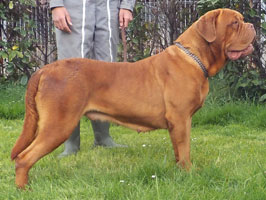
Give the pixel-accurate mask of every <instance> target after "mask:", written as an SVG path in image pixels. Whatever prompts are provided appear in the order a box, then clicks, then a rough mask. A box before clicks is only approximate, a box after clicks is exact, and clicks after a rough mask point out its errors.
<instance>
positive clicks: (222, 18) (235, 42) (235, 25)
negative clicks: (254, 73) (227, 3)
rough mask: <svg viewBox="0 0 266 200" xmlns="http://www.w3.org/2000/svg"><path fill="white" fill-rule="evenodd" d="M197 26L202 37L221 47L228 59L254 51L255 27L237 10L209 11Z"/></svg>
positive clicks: (234, 58) (237, 57)
mask: <svg viewBox="0 0 266 200" xmlns="http://www.w3.org/2000/svg"><path fill="white" fill-rule="evenodd" d="M195 26H196V30H197V32H198V33H199V34H200V35H201V37H203V38H204V39H205V40H206V41H207V42H208V43H209V44H210V45H212V46H214V47H215V48H217V47H219V49H220V51H221V52H222V53H224V55H225V56H226V57H227V58H228V59H231V60H236V59H239V58H241V57H244V56H247V55H249V54H250V53H252V51H253V45H252V42H253V41H254V38H255V36H256V32H255V29H254V27H253V25H252V24H250V23H245V22H244V17H243V16H242V15H241V14H240V13H239V12H237V11H234V10H230V9H217V10H213V11H210V12H207V13H206V14H205V15H203V16H202V17H200V19H199V20H198V21H197V22H196V24H195Z"/></svg>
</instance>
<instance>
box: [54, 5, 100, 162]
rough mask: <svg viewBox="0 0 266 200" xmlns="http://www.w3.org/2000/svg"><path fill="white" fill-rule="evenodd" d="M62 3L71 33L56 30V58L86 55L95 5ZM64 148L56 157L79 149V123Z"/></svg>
mask: <svg viewBox="0 0 266 200" xmlns="http://www.w3.org/2000/svg"><path fill="white" fill-rule="evenodd" d="M64 5H65V7H66V9H67V10H68V12H69V15H70V17H71V21H72V24H73V25H72V26H71V31H72V32H71V33H65V32H62V31H60V30H56V42H57V52H58V60H60V59H65V58H72V57H80V58H82V57H88V56H89V52H90V51H91V49H92V47H93V32H94V27H95V24H94V22H95V19H94V18H95V15H94V13H95V5H94V3H93V2H90V1H89V2H88V0H81V1H72V0H65V1H64ZM64 144H65V149H64V151H63V153H61V154H60V155H59V156H58V157H59V158H62V157H64V156H68V155H71V154H75V153H77V152H78V151H79V149H80V124H79V123H78V125H77V127H76V128H75V130H74V131H73V133H72V134H71V136H70V137H69V138H68V140H67V141H66V142H65V143H64Z"/></svg>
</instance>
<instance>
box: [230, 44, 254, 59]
mask: <svg viewBox="0 0 266 200" xmlns="http://www.w3.org/2000/svg"><path fill="white" fill-rule="evenodd" d="M253 50H254V47H253V45H252V44H249V45H248V47H246V48H245V49H243V50H240V51H237V50H228V51H227V52H226V55H227V57H228V58H229V59H230V60H237V59H239V58H242V57H245V56H247V55H249V54H251V53H252V52H253Z"/></svg>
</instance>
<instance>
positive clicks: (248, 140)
mask: <svg viewBox="0 0 266 200" xmlns="http://www.w3.org/2000/svg"><path fill="white" fill-rule="evenodd" d="M2 91H3V90H0V92H1V95H0V105H1V106H2V107H0V113H1V112H3V111H2V110H1V108H3V107H5V106H4V105H5V104H8V101H9V100H11V101H14V100H12V99H13V97H15V98H17V99H16V100H15V102H19V103H18V104H21V105H22V104H23V102H22V101H21V100H20V99H21V97H22V96H23V95H24V94H22V93H23V88H19V89H18V88H16V87H15V88H14V93H13V90H12V89H10V92H7V91H5V92H6V93H5V94H8V95H10V97H6V96H5V97H3V96H2ZM17 91H18V92H17ZM12 94H13V95H14V96H13V95H12ZM8 98H9V100H8ZM15 98H14V99H15ZM211 98H212V96H210V97H209V99H208V100H207V102H206V105H205V106H204V107H203V108H202V109H201V110H200V111H199V112H198V113H197V114H196V115H195V116H194V117H193V127H192V133H191V159H192V163H193V167H192V170H191V171H190V172H186V171H184V170H180V169H179V168H178V167H177V166H176V164H175V160H174V153H173V149H172V145H171V142H170V139H169V136H168V133H167V131H166V130H158V131H153V132H150V133H141V134H138V133H136V132H135V131H131V130H129V129H126V128H123V127H121V126H115V125H112V126H111V129H110V131H111V135H112V136H113V138H114V140H115V141H116V142H118V143H120V144H127V145H128V146H129V147H128V148H117V149H105V148H92V144H93V136H92V130H91V126H90V123H89V121H88V120H86V119H82V123H81V151H80V152H79V153H78V154H77V155H76V156H70V157H68V158H64V159H61V160H60V159H57V156H58V155H59V154H60V153H61V152H62V150H63V147H62V146H61V147H59V148H58V149H57V150H55V151H54V152H53V153H51V154H49V155H48V156H46V157H44V158H43V159H41V160H40V161H39V162H38V163H37V164H36V165H34V167H33V168H32V169H31V171H30V186H29V189H28V190H26V191H20V190H18V189H16V187H15V184H14V178H15V177H14V172H15V170H14V168H15V166H14V163H13V162H11V161H10V151H11V148H12V146H13V144H14V142H15V141H16V139H17V137H18V135H19V134H20V131H21V129H22V125H23V117H22V116H23V111H21V110H19V109H18V110H17V112H15V111H16V109H15V108H14V110H15V111H14V114H15V115H13V114H8V113H6V114H5V115H1V118H0V139H1V142H0V149H1V151H0V158H1V161H0V199H1V200H2V199H3V200H5V199H8V200H9V199H32V200H39V199H40V200H42V199H45V200H48V199H51V200H54V199H92V200H94V199H108V200H109V199H114V200H117V199H121V200H124V199H134V200H139V199H144V200H146V199H151V200H154V199H163V200H164V199H166V200H168V199H170V200H171V199H173V200H176V199H181V200H183V199H184V200H186V199H191V200H195V199H200V200H201V199H202V200H205V199H207V200H209V199H215V200H216V199H226V200H227V199H230V200H231V199H233V200H245V199H246V200H263V199H266V193H265V191H266V159H265V156H266V125H265V124H266V106H265V105H256V104H254V103H244V102H229V103H220V102H218V103H217V101H212V100H211ZM1 99H5V100H4V101H1ZM3 102H4V103H3ZM15 102H14V105H15V104H16V103H15ZM12 106H13V104H11V106H10V107H9V108H11V107H12ZM18 107H20V106H18ZM11 110H12V109H11ZM19 112H21V113H20V114H17V113H19ZM16 114H17V115H16ZM3 116H7V117H3Z"/></svg>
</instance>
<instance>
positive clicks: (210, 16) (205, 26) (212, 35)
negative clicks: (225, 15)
mask: <svg viewBox="0 0 266 200" xmlns="http://www.w3.org/2000/svg"><path fill="white" fill-rule="evenodd" d="M219 14H220V10H215V11H210V12H208V13H206V14H205V15H203V16H202V17H201V18H199V20H198V21H197V22H196V30H197V31H198V33H199V34H200V35H201V37H203V38H204V39H205V40H207V41H208V42H213V41H214V40H215V39H216V27H215V23H216V19H217V16H218V15H219Z"/></svg>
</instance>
